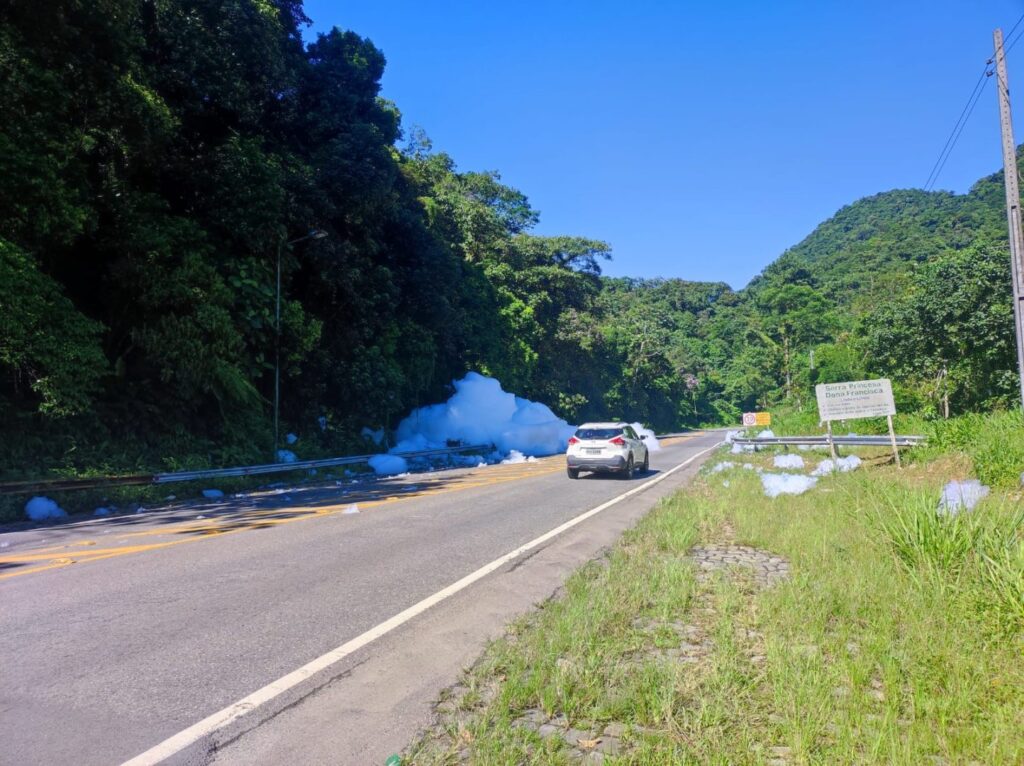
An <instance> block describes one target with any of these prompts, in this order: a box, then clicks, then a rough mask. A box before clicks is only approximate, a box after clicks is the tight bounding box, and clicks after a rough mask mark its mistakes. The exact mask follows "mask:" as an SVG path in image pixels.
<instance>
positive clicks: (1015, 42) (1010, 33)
mask: <svg viewBox="0 0 1024 766" xmlns="http://www.w3.org/2000/svg"><path fill="white" fill-rule="evenodd" d="M1022 21H1024V14H1022V15H1021V17H1020V18H1019V19H1017V23H1016V24H1014V25H1013V27H1012V28H1011V29H1010V31H1009V33H1008V34H1007V35H1006V39H1007V40H1009V39H1010V38H1011V37H1013V33H1014V32H1015V31H1016V30H1017V27H1019V26H1020V23H1021V22H1022ZM1021 35H1024V29H1022V30H1021V33H1020V34H1019V35H1017V40H1019V39H1020V38H1021ZM1017 40H1014V41H1013V42H1012V43H1010V44H1009V45H1007V46H1006V47H1004V48H1003V55H1004V56H1005V55H1006V54H1007V53H1009V52H1010V48H1012V47H1013V46H1014V45H1016V44H1017Z"/></svg>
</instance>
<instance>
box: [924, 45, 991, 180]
mask: <svg viewBox="0 0 1024 766" xmlns="http://www.w3.org/2000/svg"><path fill="white" fill-rule="evenodd" d="M988 76H989V69H988V62H985V67H984V69H982V71H981V75H980V76H979V77H978V81H977V82H976V83H974V88H973V89H972V90H971V95H970V96H968V97H967V103H966V104H964V108H963V109H962V110H961V111H960V116H959V117H958V118H957V120H956V122H955V123H954V124H953V129H952V130H951V131H950V132H949V138H947V139H946V143H945V144H944V145H943V147H942V151H940V152H939V156H938V158H937V159H936V160H935V164H934V165H932V170H931V172H930V173H929V174H928V180H927V181H925V182H924V190H925V191H930V190H931V189H932V188H933V187H934V185H935V183H936V182H937V181H938V180H939V173H941V172H942V168H943V167H944V166H945V164H946V160H947V159H949V155H950V154H951V153H952V151H953V147H955V146H956V142H957V140H959V138H960V134H961V133H963V129H964V127H965V126H966V125H967V120H968V119H970V116H971V113H972V112H973V111H974V107H975V105H976V104H977V103H978V99H979V98H981V94H982V92H983V91H984V90H985V83H987V82H988Z"/></svg>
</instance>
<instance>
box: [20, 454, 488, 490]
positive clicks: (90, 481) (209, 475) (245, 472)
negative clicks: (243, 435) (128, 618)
mask: <svg viewBox="0 0 1024 766" xmlns="http://www.w3.org/2000/svg"><path fill="white" fill-rule="evenodd" d="M493 450H494V445H493V444H470V445H467V446H464V447H446V448H445V449H433V450H419V451H417V452H399V453H397V454H396V455H395V457H402V458H406V459H413V458H418V457H433V456H435V455H454V454H457V453H460V452H474V451H487V452H491V451H493ZM377 454H380V453H377ZM376 456H377V455H376V454H374V455H350V456H348V457H331V458H324V459H322V460H296V461H294V462H292V463H268V464H265V465H246V466H238V467H236V468H211V469H206V470H201V471H176V472H174V473H155V474H136V475H133V476H97V477H95V478H86V479H41V480H37V481H8V482H3V483H0V495H22V494H29V493H31V492H39V491H49V492H68V491H73V490H78V489H96V488H98V487H116V486H130V485H141V484H171V483H174V482H179V481H199V480H200V479H219V478H225V477H235V476H259V475H261V474H268V473H286V472H288V471H305V470H309V469H310V468H331V467H333V466H338V465H355V464H357V463H365V462H367V461H369V460H370V458H373V457H376Z"/></svg>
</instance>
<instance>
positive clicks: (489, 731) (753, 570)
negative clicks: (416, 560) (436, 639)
mask: <svg viewBox="0 0 1024 766" xmlns="http://www.w3.org/2000/svg"><path fill="white" fill-rule="evenodd" d="M865 457H867V458H869V459H868V460H867V462H866V464H865V466H864V467H863V468H862V469H861V470H859V471H857V472H855V473H852V474H843V475H837V476H831V477H826V478H823V479H821V480H820V481H819V483H818V485H817V486H816V487H815V488H814V489H812V490H811V491H809V492H807V493H806V494H804V495H800V496H781V497H779V498H776V499H774V500H772V499H768V498H766V497H765V496H764V494H763V492H762V487H761V482H760V478H759V475H758V473H757V472H756V471H754V470H749V469H746V468H744V467H742V466H740V465H737V466H736V467H734V468H731V469H728V470H725V471H722V472H719V473H715V474H712V473H710V472H707V471H706V472H705V474H704V475H703V476H702V477H701V478H699V479H698V480H696V481H695V482H694V484H693V485H692V486H691V487H689V488H688V489H686V490H684V491H683V492H681V493H679V494H678V495H676V496H675V497H673V498H671V499H670V500H667V501H665V502H663V503H662V504H661V505H660V506H659V507H658V508H657V509H656V510H655V511H653V512H652V513H651V514H650V515H648V516H647V517H646V518H645V519H644V520H643V521H641V523H640V524H639V525H638V526H637V527H636V528H635V529H633V530H632V531H630V532H629V533H628V534H627V535H625V537H624V538H623V540H622V541H621V543H620V544H619V545H618V546H617V547H616V548H615V549H614V550H613V551H612V552H611V553H610V554H609V556H608V557H607V558H606V559H605V560H603V561H602V562H596V563H591V564H589V565H587V566H586V567H584V568H582V569H581V570H580V571H578V572H577V573H576V574H575V575H574V576H573V577H572V578H571V579H570V580H569V581H568V583H567V584H566V587H565V592H564V594H563V595H562V597H560V598H557V599H553V600H551V601H550V602H548V603H546V604H545V605H543V607H542V608H540V609H539V610H538V611H536V612H535V613H533V614H531V615H529V616H527V617H525V618H523V619H522V620H520V621H519V622H517V623H515V624H514V625H512V626H511V627H510V628H509V631H508V634H507V635H506V636H505V637H504V638H502V639H501V640H498V641H496V642H494V643H493V644H492V645H491V646H490V647H489V648H488V650H487V651H486V653H485V654H484V656H483V657H482V658H481V660H480V661H479V662H478V663H477V665H476V666H475V667H474V668H472V669H471V670H470V671H468V672H467V674H466V678H465V679H464V681H463V682H462V683H461V684H460V686H459V687H456V689H455V691H454V692H453V693H451V694H449V695H447V697H446V699H445V700H443V701H442V703H441V704H440V705H439V718H438V723H437V726H436V727H435V728H434V729H433V730H432V731H431V732H429V733H428V734H427V735H426V736H424V737H423V739H422V740H421V741H419V742H417V743H416V744H415V745H414V746H413V747H411V748H410V750H409V751H408V752H407V753H406V757H405V761H404V762H405V763H416V764H455V763H476V764H518V763H539V764H566V763H579V762H583V763H605V764H687V763H701V764H703V763H721V764H727V763H728V764H739V763H751V764H772V765H773V766H782V765H783V764H804V763H829V764H832V763H844V764H845V763H884V764H891V763H893V764H929V763H931V764H945V763H949V764H953V763H963V764H975V763H976V764H1001V763H1007V764H1013V763H1021V762H1024V659H1022V653H1024V608H1022V603H1024V602H1022V599H1024V540H1022V537H1021V534H1022V529H1021V522H1022V514H1021V503H1022V498H1021V495H1020V491H1019V490H1018V489H999V488H995V489H994V490H993V492H992V493H991V494H990V495H989V497H988V498H986V499H985V500H984V501H983V502H982V503H981V504H980V505H979V506H978V507H977V508H976V509H975V511H973V512H972V513H970V514H962V515H960V516H958V517H952V518H949V517H944V516H940V515H938V514H937V513H936V511H935V508H936V505H937V500H938V497H939V492H940V489H941V486H942V483H943V482H944V481H945V480H946V479H948V478H962V477H956V476H950V475H948V474H950V473H951V472H952V473H956V472H960V471H963V470H965V468H964V463H963V461H961V460H960V459H958V458H948V457H944V458H940V459H937V460H932V461H930V462H929V461H921V462H919V463H918V464H916V465H914V466H912V467H910V468H908V469H906V470H904V471H903V472H898V471H896V470H895V469H894V468H892V467H891V466H888V465H886V464H885V462H884V459H882V458H881V457H880V456H879V459H877V460H874V461H872V460H870V457H871V455H870V454H865ZM733 460H734V461H737V460H738V461H745V462H748V463H751V464H757V465H760V466H763V467H769V466H770V465H771V456H770V455H768V454H766V453H759V454H757V455H754V456H741V457H739V458H736V457H733ZM714 462H716V461H715V460H714V459H713V460H712V461H711V463H714ZM968 468H969V466H968ZM694 546H700V550H714V551H719V552H721V554H722V558H723V560H722V561H721V562H720V564H721V566H719V565H716V564H714V563H707V562H704V561H702V563H700V564H699V565H698V564H697V563H696V562H695V560H694V558H693V551H694ZM728 559H732V560H728ZM776 560H781V561H785V562H787V564H788V566H787V568H786V570H785V571H786V573H787V574H788V576H787V577H785V579H779V580H772V581H771V584H770V585H765V583H764V580H763V579H759V578H758V576H757V573H758V566H760V565H761V564H763V563H765V562H767V561H776Z"/></svg>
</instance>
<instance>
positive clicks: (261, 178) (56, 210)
mask: <svg viewBox="0 0 1024 766" xmlns="http://www.w3.org/2000/svg"><path fill="white" fill-rule="evenodd" d="M307 21H308V20H307V19H306V17H305V16H304V14H303V10H302V5H301V2H300V0H274V1H273V2H272V1H271V0H160V1H159V2H142V0H96V1H95V2H84V0H72V1H70V2H65V3H59V4H52V3H50V4H48V3H44V4H35V5H29V4H25V3H15V4H5V5H4V6H3V8H2V9H0V22H2V23H0V91H2V93H3V96H4V120H3V121H2V123H0V178H2V179H3V183H2V184H0V432H2V433H3V434H4V439H3V440H0V473H2V474H6V475H11V476H13V475H18V474H22V473H32V474H38V473H40V472H41V471H43V470H44V469H49V468H58V467H68V468H89V469H97V468H109V469H117V470H127V469H131V468H135V467H140V468H141V467H147V468H174V467H178V466H182V465H205V464H225V463H239V462H247V461H254V460H260V459H265V458H268V457H270V454H271V450H272V444H273V434H272V415H271V412H272V408H271V402H272V397H273V385H274V363H275V358H277V357H278V355H279V358H280V362H281V378H282V382H281V390H282V394H281V413H282V420H283V423H284V428H285V429H288V430H295V431H298V432H300V433H302V434H303V435H304V436H305V437H306V438H305V439H304V444H305V445H306V449H311V450H330V451H338V450H344V449H349V448H353V447H355V446H357V445H358V436H357V434H358V432H359V430H360V429H361V428H362V427H363V426H373V427H380V426H383V427H393V426H394V425H396V423H397V421H398V419H400V418H401V417H402V416H403V415H404V414H406V413H407V412H408V411H409V410H410V409H412V408H413V407H415V406H418V405H422V404H426V403H429V402H432V401H437V400H440V399H442V398H444V397H445V395H446V393H447V392H448V386H449V384H450V381H451V380H452V379H453V378H457V377H460V376H461V375H462V374H464V373H465V372H466V371H468V370H478V371H480V372H483V373H487V374H491V375H494V376H496V377H498V378H499V379H500V380H501V381H502V383H503V384H504V385H505V387H506V389H508V390H511V391H515V392H516V393H518V394H520V395H523V396H527V397H530V398H534V399H538V400H541V401H544V402H546V403H547V404H549V405H550V406H551V407H552V408H553V409H554V410H555V411H556V412H557V413H558V414H559V415H561V416H563V417H565V418H567V419H569V420H570V421H574V420H580V419H583V418H591V417H601V418H605V417H626V418H631V419H638V420H643V421H646V422H648V423H650V424H652V425H654V426H655V427H658V428H663V429H667V428H676V427H679V426H683V425H694V424H699V423H706V422H731V421H733V420H734V419H735V417H736V415H737V414H738V413H739V412H741V411H742V410H743V409H745V408H749V407H753V406H760V405H765V404H768V403H771V402H777V401H780V400H784V399H788V400H790V401H792V402H793V403H795V404H799V403H800V402H804V401H806V400H807V397H808V393H809V391H810V386H811V385H812V384H813V383H814V382H815V381H817V380H833V379H839V378H847V377H854V376H859V375H867V374H889V375H892V376H893V377H894V378H895V379H896V380H897V382H898V388H899V392H900V397H901V398H902V399H903V401H904V405H905V406H913V407H915V408H921V409H924V410H927V411H930V412H939V411H941V409H942V408H944V407H946V406H947V405H948V407H949V408H951V409H952V410H953V411H963V410H966V409H971V408H979V407H991V406H994V405H999V404H1002V403H1007V402H1009V401H1011V399H1012V397H1013V393H1014V390H1015V389H1014V382H1013V381H1014V374H1015V370H1014V368H1015V364H1014V356H1013V345H1012V343H1013V339H1012V322H1011V319H1010V317H1011V304H1010V300H1009V263H1008V256H1007V254H1006V243H1005V239H1006V236H1005V230H1004V229H1003V218H1002V216H1003V213H1002V187H1001V183H1002V181H1001V177H1000V176H998V175H997V176H993V177H991V178H987V179H985V180H983V181H981V182H979V183H978V185H977V186H976V187H975V189H973V190H972V191H971V193H970V194H968V195H960V196H958V195H952V194H948V193H937V192H936V193H925V192H920V191H897V192H889V193H886V194H880V195H877V196H876V197H872V198H869V199H865V200H861V201H860V202H857V203H855V204H853V205H851V206H849V207H847V208H844V209H843V210H841V211H840V212H839V213H838V214H837V215H836V216H835V217H834V218H832V219H831V220H829V221H827V222H826V223H824V224H822V225H821V226H820V227H818V229H817V230H816V231H815V232H814V233H813V234H811V236H809V237H808V238H807V239H806V240H804V241H803V242H802V243H800V244H799V245H797V246H796V247H794V248H792V249H791V250H789V251H788V252H786V253H785V254H783V255H782V257H781V258H780V259H779V260H778V261H776V262H775V263H773V264H772V265H771V266H769V267H768V268H767V269H766V270H765V272H764V273H763V274H762V275H761V276H760V277H758V278H757V279H755V280H754V281H753V282H752V283H751V285H750V286H749V287H747V288H745V289H743V290H740V291H738V292H736V291H733V290H732V289H730V288H729V286H727V285H725V284H722V283H715V284H704V283H694V282H685V281H681V280H664V281H662V280H655V281H634V280H625V279H607V278H603V277H601V262H602V261H603V260H604V259H606V258H608V257H610V252H611V248H610V245H608V244H606V243H604V242H598V241H593V240H591V239H587V238H585V237H580V236H561V237H542V236H537V235H535V234H533V233H531V231H532V229H533V228H534V227H535V225H536V223H537V221H538V213H537V211H535V210H534V209H533V208H532V207H531V206H530V203H529V200H528V198H527V197H526V196H525V195H524V194H523V193H521V192H520V191H518V190H515V189H512V188H509V187H508V186H506V185H504V184H503V183H502V182H501V178H500V176H499V175H498V173H496V172H470V171H465V170H461V169H459V168H458V166H457V165H456V161H455V159H453V158H452V157H450V156H448V155H446V154H444V153H441V152H436V151H434V150H433V149H432V147H431V145H430V142H429V140H428V139H427V138H426V137H425V136H424V135H421V134H419V133H417V132H411V131H406V132H403V128H402V124H401V116H400V112H399V107H398V106H396V105H394V104H391V103H389V102H387V101H385V100H382V99H381V98H380V96H379V91H380V79H381V76H382V73H383V71H384V67H385V58H384V55H383V53H382V52H381V51H379V50H378V49H377V48H375V47H374V45H373V44H372V43H371V42H370V41H369V40H366V39H363V38H361V37H360V36H359V35H358V34H356V33H353V32H344V31H340V30H337V29H336V30H334V31H332V32H331V33H330V34H327V35H321V36H319V37H318V39H317V40H316V41H315V42H313V43H312V44H309V45H305V44H304V43H303V41H302V38H301V31H302V30H303V29H304V25H305V24H306V23H307ZM312 232H317V235H316V236H315V237H311V236H309V235H310V234H311V233H312ZM687 257H688V256H687V253H686V252H685V250H683V251H681V252H680V258H679V262H680V268H681V270H685V264H686V259H687ZM279 258H280V264H281V273H280V280H281V295H282V303H281V318H280V333H278V332H277V322H276V320H275V296H276V284H277V282H276V280H277V273H276V270H277V264H278V259H279Z"/></svg>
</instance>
